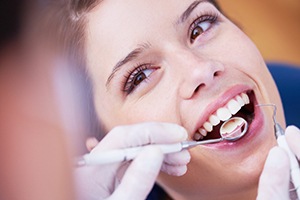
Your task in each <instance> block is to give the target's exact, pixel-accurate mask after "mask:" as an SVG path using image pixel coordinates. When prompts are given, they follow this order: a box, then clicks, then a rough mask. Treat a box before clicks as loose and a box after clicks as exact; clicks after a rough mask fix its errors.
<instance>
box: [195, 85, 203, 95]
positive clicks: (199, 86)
mask: <svg viewBox="0 0 300 200" xmlns="http://www.w3.org/2000/svg"><path fill="white" fill-rule="evenodd" d="M204 85H205V84H203V83H202V84H200V85H198V87H197V88H196V89H195V91H194V93H197V92H198V91H199V89H200V88H201V87H204Z"/></svg>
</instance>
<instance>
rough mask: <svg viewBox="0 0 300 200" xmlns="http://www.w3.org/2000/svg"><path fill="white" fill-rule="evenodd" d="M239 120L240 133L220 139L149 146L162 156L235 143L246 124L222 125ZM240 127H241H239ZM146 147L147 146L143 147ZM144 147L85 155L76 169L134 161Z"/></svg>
mask: <svg viewBox="0 0 300 200" xmlns="http://www.w3.org/2000/svg"><path fill="white" fill-rule="evenodd" d="M236 120H240V121H241V122H242V124H243V125H242V127H243V130H242V131H239V132H237V131H232V133H233V134H229V133H222V132H221V131H220V135H221V138H217V139H210V140H204V141H183V142H179V143H175V144H151V146H157V147H159V148H160V149H161V151H162V152H163V153H164V154H168V153H175V152H180V151H182V150H184V149H189V148H192V147H195V146H198V145H203V144H211V143H217V142H221V141H223V140H227V141H236V140H238V139H240V138H241V137H243V136H244V135H245V133H246V132H247V130H248V123H247V121H246V120H244V119H243V118H240V117H233V118H230V119H228V120H227V121H225V122H224V123H223V125H222V126H221V128H220V130H221V129H222V127H224V126H225V125H226V124H229V123H230V122H232V121H236ZM240 127H241V126H240ZM145 146H148V145H145ZM145 146H139V147H132V148H124V149H115V150H110V151H107V152H101V153H95V154H86V155H84V156H82V157H81V158H79V159H78V160H77V161H76V163H75V165H76V166H77V167H81V166H85V165H103V164H108V163H116V162H124V161H129V160H132V159H134V158H135V157H136V156H137V155H138V153H139V152H140V151H141V150H142V149H143V148H145Z"/></svg>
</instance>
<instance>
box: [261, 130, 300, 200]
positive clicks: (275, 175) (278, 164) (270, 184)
mask: <svg viewBox="0 0 300 200" xmlns="http://www.w3.org/2000/svg"><path fill="white" fill-rule="evenodd" d="M285 134H286V140H287V143H288V145H289V147H290V148H291V150H292V151H293V152H294V154H295V155H296V156H297V158H298V160H299V158H300V145H299V144H300V130H299V129H298V128H297V127H295V126H289V127H287V129H286V131H285ZM289 177H290V163H289V158H288V155H287V153H286V152H285V151H284V150H283V149H281V148H280V147H274V148H272V149H271V151H270V153H269V155H268V157H267V160H266V163H265V166H264V169H263V172H262V174H261V177H260V180H259V188H258V196H257V199H258V200H265V199H272V200H277V199H278V200H289V199H290V197H289V183H290V181H289ZM299 179H300V177H299Z"/></svg>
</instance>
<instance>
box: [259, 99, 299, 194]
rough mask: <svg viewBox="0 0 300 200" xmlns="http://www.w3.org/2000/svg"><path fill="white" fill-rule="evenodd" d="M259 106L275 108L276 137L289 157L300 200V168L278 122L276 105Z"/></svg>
mask: <svg viewBox="0 0 300 200" xmlns="http://www.w3.org/2000/svg"><path fill="white" fill-rule="evenodd" d="M258 106H272V107H273V109H274V110H273V121H274V130H275V137H276V139H277V143H278V146H280V147H281V148H283V149H284V150H285V151H286V152H287V153H288V156H289V159H290V170H291V172H290V173H291V178H292V182H293V184H294V187H295V191H296V193H297V196H298V198H300V168H299V164H298V161H297V159H296V156H295V154H294V153H293V152H292V151H291V149H290V148H289V146H288V144H287V142H286V139H285V133H284V132H285V130H284V129H283V128H282V127H281V126H280V124H279V123H278V122H277V120H276V112H277V107H276V105H275V104H259V105H258Z"/></svg>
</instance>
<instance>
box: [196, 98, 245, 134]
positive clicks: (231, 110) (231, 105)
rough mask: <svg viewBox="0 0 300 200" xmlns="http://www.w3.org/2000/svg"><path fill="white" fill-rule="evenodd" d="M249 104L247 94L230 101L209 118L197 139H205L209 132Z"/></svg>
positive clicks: (198, 132)
mask: <svg viewBox="0 0 300 200" xmlns="http://www.w3.org/2000/svg"><path fill="white" fill-rule="evenodd" d="M249 103H250V100H249V97H248V95H247V94H246V93H241V94H240V95H237V96H235V97H234V98H232V99H230V100H229V101H228V103H227V104H226V105H225V106H224V107H221V108H219V109H218V110H217V111H216V112H215V113H213V114H212V115H210V116H209V117H208V120H207V121H206V122H204V124H203V126H202V127H201V128H199V129H198V131H197V133H196V134H195V138H203V136H206V135H207V132H211V131H212V130H213V126H217V125H218V124H220V122H221V121H226V120H228V119H230V118H231V116H232V115H235V114H236V113H237V112H238V111H239V110H241V108H242V107H243V106H244V105H246V104H249Z"/></svg>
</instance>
